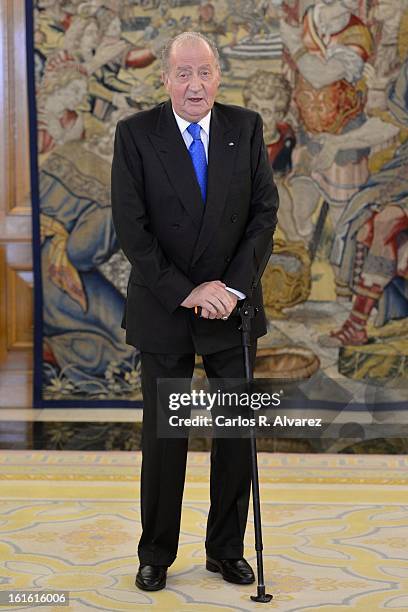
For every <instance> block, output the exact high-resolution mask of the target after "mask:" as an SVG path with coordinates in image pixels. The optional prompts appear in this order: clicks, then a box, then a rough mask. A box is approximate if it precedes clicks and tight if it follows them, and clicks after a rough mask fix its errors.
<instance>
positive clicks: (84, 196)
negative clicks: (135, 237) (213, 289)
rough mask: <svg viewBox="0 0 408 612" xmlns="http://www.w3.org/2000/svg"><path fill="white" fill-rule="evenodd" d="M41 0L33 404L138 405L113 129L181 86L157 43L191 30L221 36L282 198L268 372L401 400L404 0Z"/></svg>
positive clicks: (226, 77) (407, 255) (406, 239)
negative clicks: (167, 82) (168, 78)
mask: <svg viewBox="0 0 408 612" xmlns="http://www.w3.org/2000/svg"><path fill="white" fill-rule="evenodd" d="M26 12H27V47H28V54H27V59H28V79H29V81H28V82H29V93H30V96H29V97H30V99H29V109H30V142H31V174H32V197H33V240H34V254H35V258H34V259H35V262H34V263H35V271H34V272H35V384H34V388H35V405H36V406H37V407H41V406H51V405H52V406H57V407H58V406H60V407H64V406H99V405H109V406H112V407H114V406H137V405H139V402H140V400H141V389H140V363H139V357H138V351H137V349H135V348H133V347H131V346H127V345H126V344H125V342H124V330H123V329H122V328H121V321H122V316H123V311H124V305H125V296H126V288H127V282H128V277H129V271H130V264H129V263H128V261H127V260H126V258H125V257H124V255H123V253H122V252H121V251H120V249H119V245H118V242H117V239H116V236H115V232H114V228H113V225H112V218H111V207H110V166H111V161H112V154H113V139H114V133H115V128H116V124H117V122H118V120H120V119H122V118H124V117H126V116H128V115H131V114H133V113H137V112H139V111H141V110H144V109H149V108H151V107H152V106H154V105H155V104H157V103H159V102H161V101H163V100H165V99H166V97H167V96H166V93H165V91H164V88H163V86H162V83H161V67H160V50H161V48H162V46H163V44H164V43H165V42H166V41H167V40H168V39H169V38H170V37H172V36H174V35H176V34H178V33H180V32H183V31H189V30H195V31H200V32H202V33H204V34H205V35H206V36H208V37H209V38H211V39H212V40H213V41H214V42H215V43H216V45H217V47H218V49H219V54H220V67H221V71H222V84H221V87H220V90H219V94H218V97H217V99H218V101H220V102H223V103H232V104H239V105H242V106H246V107H248V108H250V109H252V110H255V111H258V112H259V113H260V114H261V116H262V118H263V122H264V137H265V142H266V145H267V152H268V156H269V161H270V164H271V167H272V169H273V172H274V178H275V181H276V183H277V186H278V190H279V195H280V208H279V224H278V229H277V232H276V234H275V247H274V253H273V255H272V256H271V258H270V261H269V263H268V265H267V268H266V271H265V274H264V277H263V280H262V284H263V289H264V299H265V309H266V314H267V318H268V323H269V331H268V334H267V335H266V336H264V337H263V338H262V339H261V340H260V342H259V350H258V360H257V366H256V371H255V374H257V373H258V374H259V375H261V376H271V377H272V376H274V375H275V374H276V372H279V374H280V375H281V376H282V377H285V376H286V377H288V378H291V377H292V378H296V377H298V378H299V377H300V378H302V377H312V376H314V375H315V373H316V372H323V373H324V374H325V376H327V377H329V378H332V379H336V381H338V382H339V381H340V382H341V383H342V384H343V383H344V384H345V385H346V386H347V385H348V388H349V389H352V395H353V399H354V400H355V401H357V402H359V401H362V402H366V403H372V402H374V403H375V402H379V403H381V404H389V403H390V402H391V404H392V402H396V403H398V405H401V401H402V399H403V395H401V389H404V385H405V390H406V383H407V380H408V316H407V315H408V1H407V0H339V1H336V2H335V1H333V0H286V1H283V0H213V1H208V0H122V1H120V0H118V1H116V0H89V1H85V2H84V1H83V0H34V1H31V0H27V2H26ZM198 367H199V366H198ZM405 397H407V395H406V392H405Z"/></svg>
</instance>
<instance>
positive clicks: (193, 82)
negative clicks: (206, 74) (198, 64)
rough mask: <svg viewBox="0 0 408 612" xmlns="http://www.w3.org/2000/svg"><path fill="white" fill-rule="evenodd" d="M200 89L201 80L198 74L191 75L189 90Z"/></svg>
mask: <svg viewBox="0 0 408 612" xmlns="http://www.w3.org/2000/svg"><path fill="white" fill-rule="evenodd" d="M201 87H202V82H201V78H200V76H199V75H198V74H193V75H192V77H191V79H190V89H192V90H193V91H199V90H200V89H201Z"/></svg>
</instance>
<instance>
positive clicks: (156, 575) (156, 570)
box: [135, 565, 167, 591]
mask: <svg viewBox="0 0 408 612" xmlns="http://www.w3.org/2000/svg"><path fill="white" fill-rule="evenodd" d="M166 577H167V567H166V566H165V565H141V566H140V567H139V571H138V572H137V574H136V581H135V585H136V586H137V587H139V589H142V590H143V591H160V589H164V587H165V586H166Z"/></svg>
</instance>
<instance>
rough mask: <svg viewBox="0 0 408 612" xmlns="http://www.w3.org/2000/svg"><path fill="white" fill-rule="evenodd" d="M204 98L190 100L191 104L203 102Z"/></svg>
mask: <svg viewBox="0 0 408 612" xmlns="http://www.w3.org/2000/svg"><path fill="white" fill-rule="evenodd" d="M202 99H203V98H188V101H189V102H193V103H197V102H201V101H202Z"/></svg>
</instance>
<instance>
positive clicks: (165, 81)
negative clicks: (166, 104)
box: [160, 72, 169, 89]
mask: <svg viewBox="0 0 408 612" xmlns="http://www.w3.org/2000/svg"><path fill="white" fill-rule="evenodd" d="M160 77H161V82H162V83H163V85H164V87H165V88H166V89H167V85H168V80H169V79H168V75H167V73H166V72H162V73H161V75H160Z"/></svg>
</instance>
